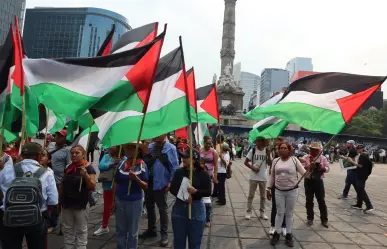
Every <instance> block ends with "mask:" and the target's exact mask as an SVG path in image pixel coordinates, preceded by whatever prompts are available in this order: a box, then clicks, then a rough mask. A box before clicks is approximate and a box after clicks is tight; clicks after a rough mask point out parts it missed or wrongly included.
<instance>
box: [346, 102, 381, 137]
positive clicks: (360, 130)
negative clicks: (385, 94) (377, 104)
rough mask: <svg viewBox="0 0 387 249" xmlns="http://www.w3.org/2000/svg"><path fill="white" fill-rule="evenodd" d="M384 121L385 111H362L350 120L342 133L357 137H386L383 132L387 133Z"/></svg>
mask: <svg viewBox="0 0 387 249" xmlns="http://www.w3.org/2000/svg"><path fill="white" fill-rule="evenodd" d="M385 121H387V110H383V109H382V110H377V109H369V110H363V111H360V112H359V113H358V114H357V115H356V116H355V117H353V118H352V120H351V122H350V123H349V124H348V125H347V126H346V127H345V129H344V131H343V133H345V134H351V135H358V136H368V137H383V136H385V135H386V133H385V132H384V131H385V130H386V131H387V127H385Z"/></svg>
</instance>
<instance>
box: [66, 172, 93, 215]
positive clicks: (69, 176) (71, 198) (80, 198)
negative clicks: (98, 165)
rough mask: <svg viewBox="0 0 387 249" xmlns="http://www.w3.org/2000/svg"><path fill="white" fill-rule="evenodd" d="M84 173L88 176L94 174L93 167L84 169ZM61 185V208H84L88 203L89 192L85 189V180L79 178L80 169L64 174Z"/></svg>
mask: <svg viewBox="0 0 387 249" xmlns="http://www.w3.org/2000/svg"><path fill="white" fill-rule="evenodd" d="M86 171H87V173H88V174H89V175H95V174H96V172H95V170H94V168H93V166H91V165H88V166H87V167H86ZM81 179H82V180H81ZM62 184H63V190H62V191H63V193H62V198H63V200H62V205H63V207H64V208H74V209H84V208H86V205H87V203H88V201H89V190H88V189H87V187H86V181H85V179H84V178H82V177H81V176H80V168H77V169H76V170H75V171H71V172H67V173H65V175H64V176H63V183H62ZM80 186H81V187H80Z"/></svg>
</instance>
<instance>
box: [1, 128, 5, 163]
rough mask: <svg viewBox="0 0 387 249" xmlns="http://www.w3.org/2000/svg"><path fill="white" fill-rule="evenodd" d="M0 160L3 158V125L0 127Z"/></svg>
mask: <svg viewBox="0 0 387 249" xmlns="http://www.w3.org/2000/svg"><path fill="white" fill-rule="evenodd" d="M0 136H1V137H0V158H1V157H2V156H3V152H4V151H3V144H4V141H3V140H4V139H5V138H4V125H2V126H1V135H0Z"/></svg>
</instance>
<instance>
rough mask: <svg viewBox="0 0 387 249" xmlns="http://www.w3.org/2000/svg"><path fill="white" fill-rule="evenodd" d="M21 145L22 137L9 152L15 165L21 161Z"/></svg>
mask: <svg viewBox="0 0 387 249" xmlns="http://www.w3.org/2000/svg"><path fill="white" fill-rule="evenodd" d="M20 143H21V137H19V138H18V139H17V140H16V141H15V142H14V143H13V146H12V147H11V149H10V150H9V151H8V155H10V156H11V157H12V161H13V163H14V164H15V163H17V162H19V161H20V160H21V158H20V156H19V149H20Z"/></svg>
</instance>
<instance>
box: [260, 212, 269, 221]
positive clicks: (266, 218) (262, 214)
mask: <svg viewBox="0 0 387 249" xmlns="http://www.w3.org/2000/svg"><path fill="white" fill-rule="evenodd" d="M259 218H261V219H262V220H268V219H269V218H268V217H267V216H266V214H265V213H261V215H260V216H259Z"/></svg>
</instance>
